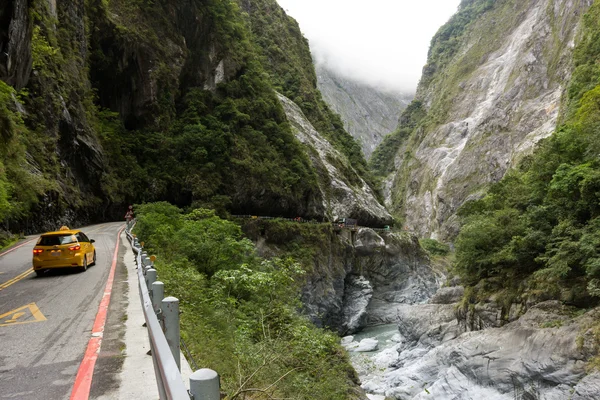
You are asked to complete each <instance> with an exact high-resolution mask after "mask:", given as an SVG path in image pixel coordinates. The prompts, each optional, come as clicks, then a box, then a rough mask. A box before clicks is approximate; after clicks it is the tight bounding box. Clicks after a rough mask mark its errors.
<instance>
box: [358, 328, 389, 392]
mask: <svg viewBox="0 0 600 400" xmlns="http://www.w3.org/2000/svg"><path fill="white" fill-rule="evenodd" d="M353 337H354V340H353V341H354V342H360V341H361V340H363V339H376V340H377V341H378V342H379V346H378V348H377V350H375V351H370V352H353V351H350V352H349V354H350V360H351V361H352V365H353V366H354V369H355V370H356V372H357V373H358V376H359V378H360V381H361V382H362V383H363V387H365V386H366V389H367V392H374V393H376V394H381V395H382V394H383V393H377V392H380V390H381V389H379V390H377V389H378V388H382V387H383V382H382V381H383V377H384V374H385V373H386V371H388V366H389V365H390V363H392V362H394V361H396V360H397V359H398V352H397V351H396V349H397V348H398V346H399V345H400V341H401V336H400V333H399V332H398V325H397V324H389V325H378V326H371V327H368V328H365V329H363V330H362V331H361V332H359V333H357V334H355V335H353ZM370 388H372V389H371V390H369V389H370ZM369 398H371V399H373V400H378V399H383V398H384V397H380V396H372V395H370V396H369Z"/></svg>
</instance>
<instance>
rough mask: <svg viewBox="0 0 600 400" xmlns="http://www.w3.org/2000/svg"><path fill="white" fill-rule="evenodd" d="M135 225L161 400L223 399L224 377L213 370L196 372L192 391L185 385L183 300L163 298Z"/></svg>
mask: <svg viewBox="0 0 600 400" xmlns="http://www.w3.org/2000/svg"><path fill="white" fill-rule="evenodd" d="M133 225H134V223H128V224H127V228H126V230H125V233H126V235H127V238H128V239H129V241H130V243H131V247H132V248H133V251H134V252H135V253H136V263H137V275H138V285H139V290H140V297H141V301H142V309H143V311H144V319H145V320H146V326H147V328H148V337H149V339H150V350H151V354H152V362H153V364H154V372H155V375H156V382H157V386H158V392H159V396H160V399H168V400H189V399H195V400H219V399H220V378H219V375H218V374H217V373H216V372H215V371H213V370H211V369H208V368H202V369H199V370H197V371H195V372H194V373H193V374H192V375H191V376H190V390H189V391H188V390H187V388H186V386H185V383H184V381H183V378H182V376H181V366H180V357H181V355H180V350H179V345H180V336H179V300H178V299H176V298H175V297H167V298H163V297H164V284H163V283H162V282H160V281H157V271H156V269H154V263H153V261H152V260H151V259H150V258H149V257H147V254H146V253H145V252H144V251H143V247H142V246H141V244H140V243H139V241H138V239H137V238H136V237H135V236H134V235H132V234H131V229H132V228H133Z"/></svg>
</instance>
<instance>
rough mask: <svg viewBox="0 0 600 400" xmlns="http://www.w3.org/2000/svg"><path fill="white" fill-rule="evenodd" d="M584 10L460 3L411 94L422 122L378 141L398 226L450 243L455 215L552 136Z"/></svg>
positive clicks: (564, 4) (581, 5)
mask: <svg viewBox="0 0 600 400" xmlns="http://www.w3.org/2000/svg"><path fill="white" fill-rule="evenodd" d="M591 3H592V1H591V0H579V1H566V0H565V1H563V0H559V1H554V0H528V1H522V2H517V1H510V0H501V1H488V0H469V1H466V0H465V1H463V2H462V3H461V6H460V8H459V11H458V13H457V14H456V15H455V16H453V17H452V18H451V19H450V21H449V22H448V23H447V24H446V25H445V26H444V27H442V28H441V29H440V30H439V32H438V33H437V34H436V36H435V37H434V39H433V40H432V44H431V48H430V52H429V59H428V63H427V65H426V66H425V67H424V70H423V77H422V79H421V82H420V84H419V87H418V91H417V95H416V101H417V102H418V103H419V104H420V105H422V107H423V109H424V110H425V111H426V117H425V118H424V119H423V120H422V121H421V123H420V124H419V125H418V126H417V127H416V128H415V129H413V130H411V133H410V134H409V135H405V136H404V138H403V140H396V141H393V143H388V145H391V147H392V150H391V151H390V150H388V153H393V154H394V157H395V160H394V164H395V165H396V166H397V169H396V171H395V172H394V173H392V174H391V175H389V176H388V178H387V179H388V182H389V184H388V185H389V186H390V187H391V190H390V191H389V195H388V199H387V200H388V204H390V205H391V207H392V208H393V210H394V212H396V213H398V214H399V215H401V216H403V218H404V220H405V221H406V225H408V226H409V227H410V228H411V229H413V230H415V231H417V232H418V233H419V234H420V235H423V236H429V235H431V236H433V237H440V238H452V237H454V236H455V235H456V234H457V230H458V224H457V221H456V218H455V213H456V211H457V210H458V208H459V207H460V206H461V205H462V204H463V203H464V202H465V201H466V200H468V199H471V198H474V197H479V196H481V194H482V193H483V192H484V191H485V190H486V188H487V187H488V186H489V184H490V183H493V182H497V181H498V180H499V179H500V178H502V177H503V176H504V174H505V173H506V171H507V170H508V169H509V168H510V167H511V166H514V165H515V164H516V163H517V162H518V161H519V160H520V159H522V158H523V156H524V155H526V154H528V153H530V152H531V151H532V149H533V148H534V146H535V144H536V143H537V142H538V141H539V140H540V139H542V138H544V137H547V136H548V135H550V134H551V133H552V131H553V130H554V129H555V127H556V124H557V119H558V118H559V110H560V104H561V96H562V94H563V93H564V91H565V88H566V84H567V82H568V80H569V77H570V74H571V70H572V62H571V60H572V51H573V47H574V43H575V39H576V35H577V32H578V27H579V24H580V21H581V16H582V15H583V13H584V12H585V11H586V10H587V9H588V8H589V6H590V5H591ZM398 149H401V151H398V152H397V153H395V151H396V150H398Z"/></svg>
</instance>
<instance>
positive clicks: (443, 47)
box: [422, 0, 494, 84]
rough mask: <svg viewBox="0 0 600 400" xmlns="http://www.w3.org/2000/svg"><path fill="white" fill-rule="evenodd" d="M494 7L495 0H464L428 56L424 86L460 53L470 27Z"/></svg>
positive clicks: (424, 73)
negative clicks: (464, 37)
mask: <svg viewBox="0 0 600 400" xmlns="http://www.w3.org/2000/svg"><path fill="white" fill-rule="evenodd" d="M492 7H494V0H462V1H461V2H460V5H459V8H458V12H457V13H456V14H454V15H453V16H452V17H451V18H450V20H449V21H448V22H447V23H446V24H444V26H442V27H441V28H440V30H438V31H437V33H436V34H435V36H434V37H433V39H432V40H431V45H430V47H429V53H428V55H427V65H426V66H425V68H424V69H423V80H424V82H423V83H422V84H424V83H425V82H426V81H427V80H428V79H430V78H431V77H432V76H433V75H434V74H435V72H437V71H441V70H442V69H443V68H444V67H446V66H447V65H448V63H449V62H450V61H451V60H452V58H453V57H454V56H455V55H456V53H457V52H458V50H459V48H460V46H462V45H463V44H464V43H463V40H462V38H463V34H464V33H465V32H466V30H467V28H468V26H469V25H470V24H471V23H472V22H473V21H475V20H477V18H478V17H479V16H480V15H481V14H483V13H484V12H486V11H488V10H490V9H492Z"/></svg>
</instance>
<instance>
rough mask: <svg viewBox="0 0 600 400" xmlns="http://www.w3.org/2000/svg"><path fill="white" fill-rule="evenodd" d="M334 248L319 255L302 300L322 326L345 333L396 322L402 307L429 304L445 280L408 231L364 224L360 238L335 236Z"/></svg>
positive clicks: (307, 309)
mask: <svg viewBox="0 0 600 400" xmlns="http://www.w3.org/2000/svg"><path fill="white" fill-rule="evenodd" d="M328 250H329V252H328V253H325V252H322V254H320V255H319V256H318V257H315V265H314V272H312V273H311V274H309V276H308V280H307V283H306V286H305V288H304V290H303V293H302V302H303V304H304V307H305V313H306V314H307V315H308V316H309V317H310V318H311V319H312V320H313V321H314V322H315V323H316V324H317V325H318V326H327V327H329V328H332V329H335V330H337V331H338V332H339V333H340V334H350V333H353V332H357V331H360V330H361V329H362V328H364V327H366V326H369V325H376V324H382V323H394V322H396V321H397V317H398V315H397V312H396V309H397V307H400V306H402V305H406V304H414V303H425V302H426V301H427V299H428V298H429V297H431V295H432V294H433V293H435V291H436V290H437V289H438V287H439V285H440V282H441V281H442V279H443V276H442V275H441V274H439V273H437V272H435V271H433V270H432V268H431V266H430V262H429V259H428V257H427V255H426V254H425V253H424V251H423V250H422V249H421V247H420V246H419V243H418V241H417V240H416V238H414V237H413V236H411V235H410V234H407V233H389V232H388V233H381V234H377V233H376V232H374V231H373V230H372V229H368V228H361V229H360V230H359V231H358V232H357V234H356V237H355V240H354V242H353V241H352V240H351V239H350V238H349V237H347V236H344V235H343V234H337V235H335V236H334V237H333V238H332V240H331V247H329V249H328Z"/></svg>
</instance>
